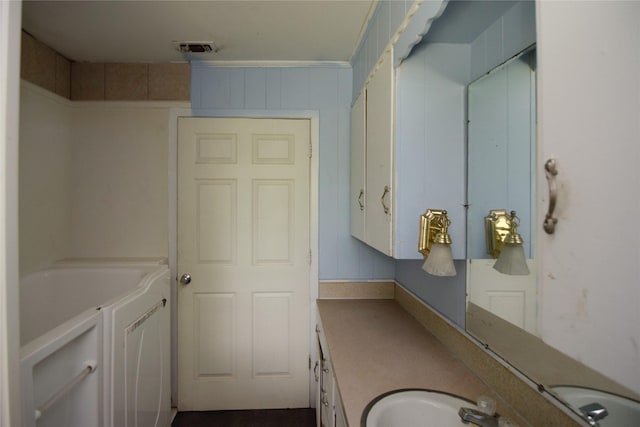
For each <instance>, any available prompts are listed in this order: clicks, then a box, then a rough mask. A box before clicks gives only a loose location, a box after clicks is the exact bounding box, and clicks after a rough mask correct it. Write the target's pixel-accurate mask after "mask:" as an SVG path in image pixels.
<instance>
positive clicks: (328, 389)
mask: <svg viewBox="0 0 640 427" xmlns="http://www.w3.org/2000/svg"><path fill="white" fill-rule="evenodd" d="M316 333H317V335H318V336H317V338H318V347H317V348H318V354H317V356H318V358H317V360H318V362H317V363H316V368H315V373H316V377H315V378H316V420H317V425H318V427H346V426H347V422H346V416H345V414H344V409H343V406H342V399H341V398H340V392H339V391H338V386H337V383H336V379H335V375H334V373H333V366H332V365H331V357H330V355H329V348H328V346H327V340H326V338H325V336H324V331H323V329H322V323H321V322H320V318H319V317H318V320H317V324H316Z"/></svg>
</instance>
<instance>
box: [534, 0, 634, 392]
mask: <svg viewBox="0 0 640 427" xmlns="http://www.w3.org/2000/svg"><path fill="white" fill-rule="evenodd" d="M536 5H537V14H536V15H537V17H536V19H537V21H538V38H539V41H538V84H539V92H538V101H539V116H538V117H539V123H538V126H539V133H538V135H539V142H540V148H539V157H538V159H539V165H538V169H537V173H538V221H539V222H538V225H537V230H538V232H537V237H538V250H539V252H540V254H541V264H542V267H541V274H539V276H538V277H540V278H541V289H540V295H541V298H542V301H541V305H540V308H541V313H540V315H541V334H542V338H543V339H544V340H545V342H547V343H549V344H551V345H552V346H554V347H556V348H558V349H559V350H561V351H562V352H564V353H565V354H567V355H569V356H572V357H574V358H575V359H577V360H580V361H581V362H583V363H584V364H586V365H588V366H589V367H592V368H595V369H596V370H598V371H600V372H601V373H603V374H605V375H607V376H609V377H610V378H612V379H614V380H616V381H618V382H619V383H620V384H622V385H625V386H627V387H629V388H630V389H633V390H634V391H636V392H640V369H638V360H639V359H638V354H639V353H638V343H640V328H638V324H640V292H639V290H638V289H639V288H638V275H639V271H640V270H639V268H638V262H639V260H640V249H639V247H640V246H639V245H638V240H639V239H640V232H638V228H637V225H636V224H635V219H636V218H638V216H640V202H638V200H639V190H638V183H640V169H639V168H638V159H639V158H640V144H638V141H640V127H639V126H638V118H639V117H640V95H639V94H640V84H639V81H640V49H638V45H639V44H640V27H639V26H638V22H639V21H640V3H639V2H625V1H621V2H546V1H542V2H536ZM596 29H597V31H596ZM548 158H555V159H556V161H557V170H558V175H557V176H556V183H557V188H558V199H557V203H556V209H555V212H554V216H555V217H556V218H558V223H557V225H556V227H555V232H554V234H551V235H550V234H547V233H545V232H544V231H542V221H543V219H544V218H545V214H546V212H547V208H548V206H549V190H548V186H547V182H546V180H545V173H544V163H545V162H546V160H547V159H548ZM610 213H613V214H612V215H610ZM603 220H604V221H603ZM594 337H598V343H597V346H595V348H594ZM600 338H601V339H600ZM631 343H634V344H633V345H632V344H631Z"/></svg>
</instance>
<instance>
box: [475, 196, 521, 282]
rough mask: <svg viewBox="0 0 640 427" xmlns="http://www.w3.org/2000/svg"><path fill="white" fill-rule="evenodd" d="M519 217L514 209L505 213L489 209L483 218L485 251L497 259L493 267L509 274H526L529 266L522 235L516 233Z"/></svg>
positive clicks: (502, 210) (500, 210)
mask: <svg viewBox="0 0 640 427" xmlns="http://www.w3.org/2000/svg"><path fill="white" fill-rule="evenodd" d="M518 225H520V219H519V218H518V217H517V216H516V211H511V214H507V211H506V210H504V209H494V210H491V211H489V215H487V216H486V217H485V218H484V229H485V238H486V246H487V253H488V254H489V255H491V256H492V257H493V258H497V259H498V260H497V261H496V263H495V264H494V265H493V268H494V269H496V270H498V271H499V272H500V273H503V274H508V275H511V276H526V275H528V274H529V267H528V266H527V260H526V258H525V256H524V247H523V246H522V242H523V240H522V236H520V234H518Z"/></svg>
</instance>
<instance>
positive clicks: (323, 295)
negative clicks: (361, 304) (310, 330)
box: [318, 282, 395, 299]
mask: <svg viewBox="0 0 640 427" xmlns="http://www.w3.org/2000/svg"><path fill="white" fill-rule="evenodd" d="M394 287H395V284H394V283H393V282H320V283H319V286H318V298H320V299H334V298H338V299H352V298H353V299H393V294H394Z"/></svg>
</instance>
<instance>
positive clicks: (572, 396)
mask: <svg viewBox="0 0 640 427" xmlns="http://www.w3.org/2000/svg"><path fill="white" fill-rule="evenodd" d="M551 390H552V391H554V392H555V393H556V394H557V395H558V396H559V397H560V398H561V399H562V400H564V401H565V402H567V403H568V404H569V405H571V406H572V407H573V408H575V409H576V410H578V408H580V407H582V406H585V405H588V404H590V403H599V404H601V405H602V406H604V407H605V408H606V409H607V411H608V412H609V415H607V416H606V417H604V418H603V419H601V420H600V421H598V425H599V426H600V427H624V426H640V402H638V401H636V400H631V399H627V398H626V397H622V396H618V395H615V394H611V393H607V392H605V391H600V390H595V389H591V388H584V387H574V386H555V387H551Z"/></svg>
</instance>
